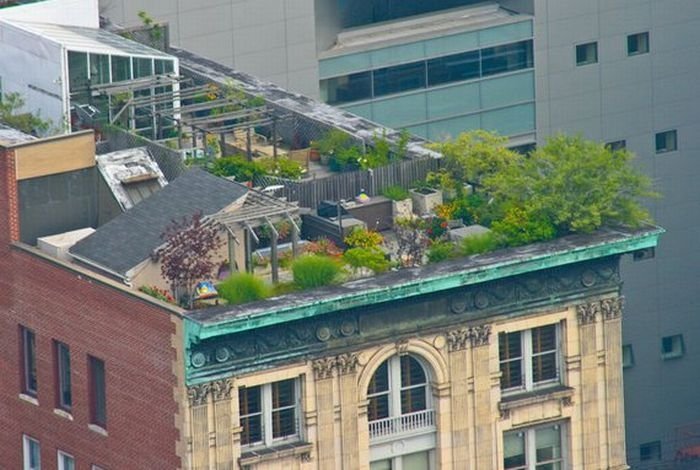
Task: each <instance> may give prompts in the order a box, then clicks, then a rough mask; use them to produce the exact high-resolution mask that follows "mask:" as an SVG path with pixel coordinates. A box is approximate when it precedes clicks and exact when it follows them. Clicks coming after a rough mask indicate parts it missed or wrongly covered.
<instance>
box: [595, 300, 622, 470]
mask: <svg viewBox="0 0 700 470" xmlns="http://www.w3.org/2000/svg"><path fill="white" fill-rule="evenodd" d="M622 306H623V298H622V297H615V298H611V299H605V300H603V301H602V302H601V311H602V313H603V319H604V321H603V337H604V340H605V351H606V356H605V357H606V360H605V394H606V399H605V402H604V403H605V406H606V408H607V409H606V413H605V415H606V419H607V430H608V436H607V437H608V467H609V468H625V467H626V464H627V459H626V452H625V409H624V395H623V385H622V346H621V344H622V320H621V315H622Z"/></svg>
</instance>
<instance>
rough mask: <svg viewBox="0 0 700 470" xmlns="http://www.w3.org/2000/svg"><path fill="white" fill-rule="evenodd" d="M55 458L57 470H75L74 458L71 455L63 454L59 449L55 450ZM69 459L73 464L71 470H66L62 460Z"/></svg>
mask: <svg viewBox="0 0 700 470" xmlns="http://www.w3.org/2000/svg"><path fill="white" fill-rule="evenodd" d="M56 458H57V460H58V463H57V468H58V470H75V457H73V455H72V454H69V453H68V452H65V451H63V450H61V449H58V450H56ZM66 458H67V459H70V460H71V461H72V462H73V468H71V469H68V468H67V467H66V466H65V460H64V459H66Z"/></svg>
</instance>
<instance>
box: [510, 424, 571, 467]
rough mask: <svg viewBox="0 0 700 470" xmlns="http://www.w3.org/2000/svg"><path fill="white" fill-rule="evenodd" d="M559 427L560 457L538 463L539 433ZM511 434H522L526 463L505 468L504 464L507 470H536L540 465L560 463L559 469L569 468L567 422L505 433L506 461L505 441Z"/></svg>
mask: <svg viewBox="0 0 700 470" xmlns="http://www.w3.org/2000/svg"><path fill="white" fill-rule="evenodd" d="M554 427H557V430H558V431H559V450H560V452H559V454H560V456H559V457H558V458H555V459H549V460H546V461H540V462H538V461H537V451H538V450H539V449H538V447H537V431H540V430H543V429H547V428H554ZM509 434H522V438H523V450H524V456H525V463H524V464H523V465H519V466H510V467H506V466H505V461H504V462H503V467H502V468H504V469H505V470H536V469H537V468H538V467H539V466H540V465H546V464H551V463H559V468H568V464H569V455H568V426H567V423H566V422H554V423H547V424H543V425H539V426H533V427H529V428H520V429H511V430H508V431H505V432H504V433H503V436H502V439H503V441H502V442H503V447H504V455H503V460H505V458H506V456H505V441H506V437H507V436H508V435H509Z"/></svg>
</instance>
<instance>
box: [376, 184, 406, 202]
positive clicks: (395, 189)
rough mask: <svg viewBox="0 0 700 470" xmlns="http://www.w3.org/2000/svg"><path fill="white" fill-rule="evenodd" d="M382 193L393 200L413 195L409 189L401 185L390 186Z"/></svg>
mask: <svg viewBox="0 0 700 470" xmlns="http://www.w3.org/2000/svg"><path fill="white" fill-rule="evenodd" d="M382 194H383V195H384V197H386V198H388V199H391V200H392V201H403V200H404V199H408V198H409V197H411V195H410V194H409V193H408V190H407V189H405V188H402V187H401V186H389V187H388V188H386V189H384V191H382Z"/></svg>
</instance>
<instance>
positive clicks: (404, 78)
mask: <svg viewBox="0 0 700 470" xmlns="http://www.w3.org/2000/svg"><path fill="white" fill-rule="evenodd" d="M418 88H425V62H424V61H421V62H414V63H412V64H404V65H397V66H394V67H386V68H383V69H378V70H375V71H374V96H383V95H389V94H391V93H401V92H403V91H408V90H415V89H418Z"/></svg>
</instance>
